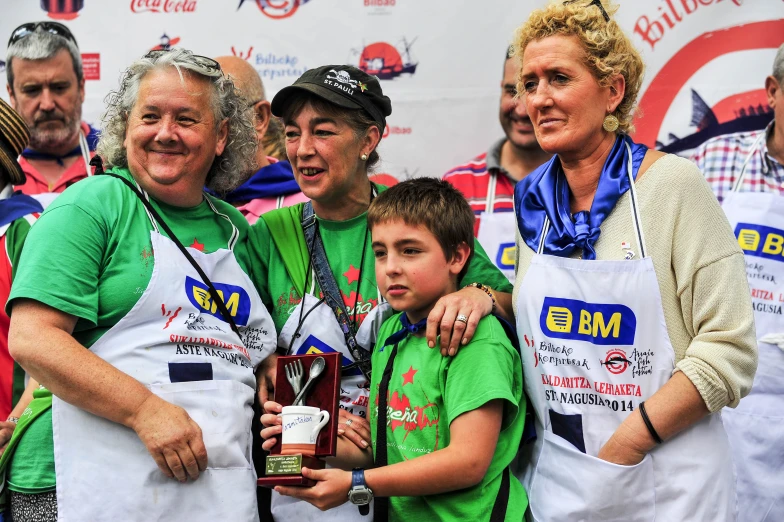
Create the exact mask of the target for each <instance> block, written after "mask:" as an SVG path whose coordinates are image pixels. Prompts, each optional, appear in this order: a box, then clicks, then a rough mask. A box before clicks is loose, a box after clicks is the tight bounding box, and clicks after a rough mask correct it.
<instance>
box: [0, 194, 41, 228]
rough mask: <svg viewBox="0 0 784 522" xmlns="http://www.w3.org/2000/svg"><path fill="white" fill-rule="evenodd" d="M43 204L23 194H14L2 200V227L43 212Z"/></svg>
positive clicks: (0, 208)
mask: <svg viewBox="0 0 784 522" xmlns="http://www.w3.org/2000/svg"><path fill="white" fill-rule="evenodd" d="M43 211H44V207H43V206H41V203H40V202H39V201H38V200H37V199H35V198H33V197H30V196H27V195H25V194H22V193H21V192H18V191H17V192H14V193H13V194H11V196H10V197H8V198H6V199H3V200H0V227H4V226H6V225H7V224H9V223H12V222H13V221H16V220H17V219H19V218H21V217H24V216H26V215H28V214H33V213H35V212H43Z"/></svg>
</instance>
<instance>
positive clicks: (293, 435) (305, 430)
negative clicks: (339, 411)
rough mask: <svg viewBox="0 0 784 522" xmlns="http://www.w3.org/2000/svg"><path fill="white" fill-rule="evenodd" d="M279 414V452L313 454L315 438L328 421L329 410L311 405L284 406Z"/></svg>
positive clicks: (285, 453)
mask: <svg viewBox="0 0 784 522" xmlns="http://www.w3.org/2000/svg"><path fill="white" fill-rule="evenodd" d="M280 416H281V418H282V420H283V436H282V441H281V450H280V453H281V454H282V455H295V454H298V453H301V454H303V455H314V454H315V453H316V439H317V438H318V435H319V432H320V431H321V428H323V427H324V426H326V424H327V423H328V422H329V412H328V411H326V410H319V409H318V408H314V407H313V406H284V407H283V411H282V412H281V413H280Z"/></svg>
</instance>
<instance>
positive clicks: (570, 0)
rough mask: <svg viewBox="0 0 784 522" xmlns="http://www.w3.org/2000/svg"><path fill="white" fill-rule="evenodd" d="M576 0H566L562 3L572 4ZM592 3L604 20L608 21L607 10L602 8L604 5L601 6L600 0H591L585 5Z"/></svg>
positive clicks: (589, 5) (588, 5)
mask: <svg viewBox="0 0 784 522" xmlns="http://www.w3.org/2000/svg"><path fill="white" fill-rule="evenodd" d="M576 1H577V0H567V1H566V2H564V3H563V5H566V4H573V3H575V2H576ZM592 5H595V6H596V7H598V8H599V10H600V11H601V12H602V16H603V17H604V21H605V22H609V21H610V15H608V14H607V11H605V10H604V6H602V3H601V1H600V0H591V3H590V4H587V5H586V6H585V7H591V6H592Z"/></svg>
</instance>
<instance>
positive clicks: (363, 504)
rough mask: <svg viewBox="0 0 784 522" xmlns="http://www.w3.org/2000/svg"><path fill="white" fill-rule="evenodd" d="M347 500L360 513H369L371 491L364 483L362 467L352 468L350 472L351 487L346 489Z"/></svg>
mask: <svg viewBox="0 0 784 522" xmlns="http://www.w3.org/2000/svg"><path fill="white" fill-rule="evenodd" d="M348 500H349V502H351V503H352V504H356V505H357V507H359V514H360V515H367V514H368V513H370V501H371V500H373V491H372V490H371V489H370V488H369V487H367V484H366V483H365V470H364V469H362V468H354V470H353V471H352V472H351V489H349V490H348Z"/></svg>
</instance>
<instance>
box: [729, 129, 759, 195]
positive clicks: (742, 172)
mask: <svg viewBox="0 0 784 522" xmlns="http://www.w3.org/2000/svg"><path fill="white" fill-rule="evenodd" d="M765 134H766V133H765V132H764V131H763V132H762V134H760V135H759V137H757V139H756V140H754V143H753V144H752V145H751V150H750V151H749V155H748V156H746V159H745V161H744V162H743V167H741V169H740V175H739V176H738V179H736V180H735V184H734V185H733V186H732V192H737V191H738V189H739V188H740V185H741V183H742V182H743V176H744V175H745V174H746V167H748V165H749V162H751V158H752V157H754V153H755V152H756V151H757V147H759V144H760V142H761V141H762V138H764V137H765Z"/></svg>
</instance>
